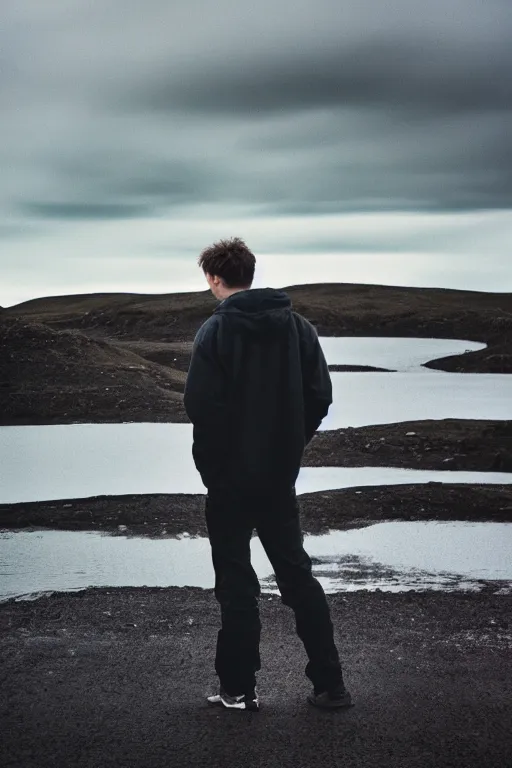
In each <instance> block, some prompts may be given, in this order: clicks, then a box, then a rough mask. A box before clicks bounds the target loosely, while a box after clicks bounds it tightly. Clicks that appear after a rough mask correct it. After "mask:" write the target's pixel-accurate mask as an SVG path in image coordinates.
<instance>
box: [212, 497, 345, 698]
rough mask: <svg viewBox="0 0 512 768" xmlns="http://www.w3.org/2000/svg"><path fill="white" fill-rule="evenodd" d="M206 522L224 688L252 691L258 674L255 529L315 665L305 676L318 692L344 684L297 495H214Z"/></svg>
mask: <svg viewBox="0 0 512 768" xmlns="http://www.w3.org/2000/svg"><path fill="white" fill-rule="evenodd" d="M206 522H207V526H208V534H209V537H210V543H211V547H212V557H213V566H214V569H215V595H216V598H217V600H218V601H219V603H220V606H221V616H222V628H221V630H220V631H219V634H218V639H217V654H216V659H215V670H216V672H217V675H218V676H219V679H220V682H221V685H222V686H223V687H224V689H225V690H226V691H227V692H228V693H230V694H233V695H236V694H241V693H249V692H250V691H252V689H253V688H254V686H255V683H256V676H255V675H256V672H257V671H258V670H259V669H260V655H259V644H260V630H261V623H260V617H259V611H258V597H259V594H260V585H259V581H258V578H257V576H256V573H255V572H254V570H253V568H252V566H251V559H250V540H251V535H252V532H253V530H254V529H256V532H257V534H258V536H259V538H260V541H261V543H262V545H263V548H264V549H265V552H266V553H267V556H268V558H269V560H270V562H271V564H272V567H273V569H274V573H275V575H276V580H277V585H278V587H279V590H280V592H281V597H282V600H283V603H284V604H285V605H288V606H290V607H291V608H292V609H293V611H294V612H295V620H296V627H297V634H298V635H299V637H300V639H301V640H302V642H303V643H304V647H305V649H306V653H307V655H308V659H309V662H308V664H307V666H306V675H307V676H308V677H309V679H310V680H311V682H312V683H313V686H314V688H315V691H317V692H321V691H324V690H330V689H333V688H335V687H337V686H339V685H340V684H341V685H343V678H342V671H341V665H340V660H339V656H338V652H337V650H336V646H335V643H334V637H333V626H332V622H331V617H330V613H329V607H328V605H327V601H326V598H325V594H324V591H323V589H322V587H321V585H320V584H319V582H318V581H317V580H316V579H315V578H314V577H313V575H312V573H311V560H310V558H309V557H308V555H307V554H306V552H305V551H304V547H303V536H302V532H301V528H300V521H299V508H298V504H297V498H296V495H295V489H294V488H289V489H286V490H281V491H275V492H273V493H272V494H259V495H257V494H253V493H251V494H245V493H242V492H240V491H234V490H225V489H222V490H217V489H215V490H213V489H210V490H209V492H208V496H207V499H206Z"/></svg>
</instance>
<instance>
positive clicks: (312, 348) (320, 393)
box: [302, 322, 332, 444]
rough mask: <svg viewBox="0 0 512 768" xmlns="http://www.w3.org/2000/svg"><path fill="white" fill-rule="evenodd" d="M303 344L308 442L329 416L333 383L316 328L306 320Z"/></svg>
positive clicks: (306, 438) (305, 422) (303, 380)
mask: <svg viewBox="0 0 512 768" xmlns="http://www.w3.org/2000/svg"><path fill="white" fill-rule="evenodd" d="M303 334H304V335H303V344H302V349H303V352H302V386H303V393H304V433H305V435H304V436H305V440H306V444H307V443H309V442H310V441H311V439H312V438H313V435H314V434H315V432H316V431H317V429H318V427H319V426H320V424H321V423H322V420H323V419H324V418H325V416H327V412H328V411H329V407H330V406H331V404H332V383H331V377H330V374H329V367H328V365H327V362H326V359H325V356H324V353H323V351H322V347H321V346H320V342H319V340H318V335H317V332H316V330H315V328H314V327H313V326H312V325H311V324H310V323H308V322H306V324H305V327H304V329H303Z"/></svg>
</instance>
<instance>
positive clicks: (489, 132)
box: [0, 0, 512, 303]
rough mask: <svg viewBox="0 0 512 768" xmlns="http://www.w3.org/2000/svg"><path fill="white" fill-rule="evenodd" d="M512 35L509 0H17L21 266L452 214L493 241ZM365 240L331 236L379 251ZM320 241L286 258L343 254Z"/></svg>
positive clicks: (508, 117) (8, 56)
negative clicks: (181, 237) (160, 228)
mask: <svg viewBox="0 0 512 768" xmlns="http://www.w3.org/2000/svg"><path fill="white" fill-rule="evenodd" d="M511 33H512V9H511V6H510V3H509V2H508V1H507V0H492V2H489V3H481V2H479V1H477V0H449V2H446V1H444V2H441V0H431V2H430V3H428V4H427V3H424V2H421V3H420V2H419V0H396V1H395V2H389V3H382V2H380V0H350V1H349V2H347V3H339V2H338V0H315V2H313V0H295V2H282V3H278V4H276V3H274V2H271V1H270V0H260V2H259V3H258V4H252V5H250V6H249V5H248V4H245V3H235V2H233V0H218V2H217V3H215V4H212V3H207V2H206V0H202V2H201V1H200V0H174V1H173V2H172V3H169V2H167V1H166V0H147V2H145V3H140V2H138V1H137V0H109V2H105V3H90V2H88V0H75V2H73V3H69V2H67V0H47V2H44V3H41V2H39V0H4V4H3V6H2V25H1V30H0V51H1V53H0V98H1V99H2V103H3V110H2V113H3V118H2V135H3V139H2V142H1V144H0V162H1V164H2V169H4V170H3V172H2V175H1V177H0V209H1V213H2V217H1V218H2V225H1V227H0V240H1V241H2V246H1V248H2V252H3V253H7V254H11V256H10V259H9V263H7V258H6V259H5V262H4V264H6V265H7V268H9V269H12V267H9V264H11V263H12V258H13V254H15V253H16V254H20V253H22V252H24V251H23V250H21V251H20V249H23V248H26V249H31V252H33V250H34V248H35V247H36V246H37V245H38V244H39V245H40V246H41V249H42V250H45V249H46V248H50V247H51V242H52V237H54V238H55V239H54V241H53V242H54V246H55V247H57V245H58V244H59V243H62V239H63V238H64V239H66V241H67V238H68V235H69V232H70V230H69V227H70V226H73V225H76V226H78V225H80V227H79V228H78V229H77V230H76V232H77V234H78V232H80V233H83V232H89V233H91V238H92V239H94V238H93V236H92V234H93V228H94V227H96V226H99V227H101V225H102V223H108V222H113V223H116V225H117V226H118V228H119V232H121V230H122V227H123V226H124V225H125V224H126V222H129V221H131V220H133V221H134V222H137V221H138V222H144V223H145V225H144V226H145V231H147V232H148V233H149V232H150V228H149V226H147V225H148V222H150V221H154V220H155V219H156V220H158V221H160V220H162V219H166V220H168V221H173V220H176V219H177V218H179V219H181V220H184V221H189V222H191V225H192V227H193V222H194V221H199V220H211V218H212V216H213V215H214V216H215V217H216V219H217V220H218V221H222V222H225V225H226V226H227V225H228V222H232V221H233V220H236V219H240V220H241V221H246V220H248V219H250V218H256V219H260V220H263V219H265V221H266V220H267V219H270V220H271V219H272V218H275V219H276V220H277V219H279V220H283V219H284V218H286V217H296V218H297V219H304V221H311V220H312V217H318V216H326V215H329V216H335V215H339V216H351V215H354V214H360V213H361V214H366V215H368V216H373V215H374V214H378V213H388V214H390V215H391V214H393V213H396V212H408V213H409V214H410V215H411V216H413V217H414V216H415V215H416V214H417V213H424V214H429V215H432V216H434V218H433V219H432V220H431V221H432V222H434V221H435V215H437V214H440V213H441V214H452V215H454V216H455V215H456V214H463V218H462V219H460V221H462V222H463V223H467V225H468V226H469V228H470V230H471V231H474V222H475V221H477V220H478V216H479V212H481V211H487V212H492V211H499V210H502V211H509V210H510V209H512V173H511V172H510V168H511V167H512V88H511V86H512V74H511V73H512V46H511V45H510V39H511ZM467 214H474V215H475V216H476V217H477V218H474V219H470V218H468V217H467ZM368 221H370V219H368ZM383 221H384V220H383V219H379V224H378V227H377V229H375V230H374V234H375V239H376V240H377V242H376V243H374V244H373V245H372V247H373V248H376V252H377V251H379V250H380V251H386V250H387V249H389V248H390V247H392V243H391V242H387V241H386V227H385V226H384V225H383ZM471 221H472V222H473V224H471V223H470V222H471ZM373 224H374V226H377V225H376V224H375V219H373ZM86 225H87V226H88V227H89V229H87V228H85V229H84V227H85V226H86ZM383 226H384V228H382V227H383ZM379 227H380V229H379ZM420 230H422V228H421V227H420ZM423 230H424V228H423ZM459 230H460V227H459ZM364 231H365V228H364V227H363V228H362V229H361V233H360V234H357V235H356V234H354V233H352V235H350V236H348V235H347V239H346V241H345V242H344V241H343V236H342V234H341V235H339V234H338V233H336V234H335V235H334V239H333V234H332V232H331V234H330V235H329V233H327V234H326V236H325V237H324V238H323V241H325V242H328V246H329V249H335V250H336V252H339V253H343V252H344V251H345V252H346V251H347V250H351V251H354V252H359V251H365V250H366V249H367V248H368V245H367V244H366V243H365V241H364V237H363V234H364ZM210 232H211V233H212V234H213V229H212V230H208V233H210ZM314 232H316V230H315V229H314V228H313V229H310V230H308V232H306V233H305V240H303V241H301V242H299V243H297V242H296V238H295V239H294V238H293V237H290V238H289V240H288V242H287V243H285V244H281V246H280V247H281V248H282V249H284V250H286V251H287V252H290V251H292V250H293V249H294V248H296V249H299V250H300V249H302V250H303V251H304V248H307V249H309V250H310V251H311V252H318V251H319V252H325V242H323V241H322V238H320V239H318V235H316V234H314ZM432 232H433V234H434V239H435V237H436V235H435V233H434V230H432ZM500 232H501V234H502V239H501V240H500V244H499V246H498V251H499V253H502V254H503V255H504V254H505V249H506V247H507V246H506V244H507V242H508V238H509V234H510V232H509V230H508V229H507V228H505V229H503V228H502V229H501V230H500ZM308 233H309V234H308ZM205 234H206V232H205ZM223 234H230V232H226V230H224V231H223ZM242 234H243V233H242ZM148 237H149V239H148V241H147V247H148V252H151V249H152V248H160V247H161V244H160V241H159V240H158V237H155V238H154V240H152V239H151V237H150V236H149V235H148ZM427 237H428V235H427ZM315 238H316V239H315ZM329 238H331V239H330V240H329ZM388 239H389V238H388ZM394 239H395V240H396V239H397V238H396V237H395V238H394ZM398 239H400V238H398ZM466 239H467V238H466ZM193 240H194V238H193V237H191V241H193ZM391 240H393V238H391ZM116 242H117V245H116ZM23 243H25V245H23ZM108 248H109V252H108V253H107V251H105V252H104V254H103V255H104V256H105V257H107V256H109V257H110V255H112V253H115V252H116V251H117V250H118V251H119V253H121V248H123V249H124V248H125V244H124V240H123V238H122V237H121V236H120V237H119V239H118V241H116V238H115V237H113V236H112V234H111V235H109V246H108ZM423 249H424V245H423ZM456 250H457V249H456V248H454V253H455V252H456ZM27 252H28V250H27ZM278 252H279V248H278V247H277V246H276V247H275V253H278ZM281 252H283V250H281ZM91 255H92V254H91ZM169 255H170V256H172V255H173V253H172V248H170V250H169ZM175 255H176V256H177V255H179V254H178V253H177V252H176V254H175ZM60 257H61V258H62V254H61V256H60ZM3 258H4V257H2V256H0V259H3ZM84 258H85V257H84ZM12 274H13V273H12ZM11 279H14V278H11ZM332 279H336V277H335V276H334V275H333V278H332ZM1 302H2V297H1V296H0V303H1Z"/></svg>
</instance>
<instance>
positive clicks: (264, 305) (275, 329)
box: [215, 288, 292, 336]
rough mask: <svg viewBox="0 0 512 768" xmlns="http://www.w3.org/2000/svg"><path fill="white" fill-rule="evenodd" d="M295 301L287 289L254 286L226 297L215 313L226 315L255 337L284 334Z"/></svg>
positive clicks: (229, 319) (242, 329) (238, 327)
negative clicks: (279, 289) (292, 300)
mask: <svg viewBox="0 0 512 768" xmlns="http://www.w3.org/2000/svg"><path fill="white" fill-rule="evenodd" d="M291 307H292V303H291V301H290V298H289V296H288V295H287V294H286V293H285V292H284V291H278V290H275V289H274V288H251V289H250V290H247V291H239V292H238V293H234V294H233V295H232V296H229V298H227V299H224V301H222V302H221V303H220V304H219V306H218V307H217V309H216V310H215V314H219V315H225V316H226V318H227V319H228V321H229V322H230V323H232V324H233V325H235V326H236V327H237V329H240V330H241V331H243V332H246V333H249V334H251V335H255V336H267V335H271V334H278V333H281V332H282V331H283V330H284V329H286V328H287V326H288V323H289V322H290V318H291V313H292V308H291Z"/></svg>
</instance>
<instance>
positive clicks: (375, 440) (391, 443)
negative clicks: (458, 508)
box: [303, 419, 512, 472]
mask: <svg viewBox="0 0 512 768" xmlns="http://www.w3.org/2000/svg"><path fill="white" fill-rule="evenodd" d="M303 463H304V466H308V467H326V466H336V467H364V466H372V467H410V468H411V469H440V470H466V471H475V472H512V421H479V420H477V419H475V420H473V419H471V420H469V419H468V420H463V419H460V420H459V419H443V420H439V421H435V420H428V421H410V422H404V423H400V424H379V425H376V426H370V427H358V428H352V427H347V428H346V429H339V430H332V431H326V432H318V433H317V434H316V436H315V438H314V440H313V441H312V442H311V443H310V445H309V446H308V448H307V450H306V453H305V456H304V462H303Z"/></svg>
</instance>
